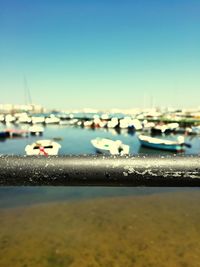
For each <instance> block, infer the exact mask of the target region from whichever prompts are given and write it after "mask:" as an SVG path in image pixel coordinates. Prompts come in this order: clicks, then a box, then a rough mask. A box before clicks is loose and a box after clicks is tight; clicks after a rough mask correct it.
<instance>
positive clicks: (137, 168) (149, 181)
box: [0, 156, 200, 187]
mask: <svg viewBox="0 0 200 267" xmlns="http://www.w3.org/2000/svg"><path fill="white" fill-rule="evenodd" d="M0 185H2V186H7V185H14V186H16V185H17V186H18V185H29V186H30V185H31V186H33V185H54V186H55V185H59V186H60V185H64V186H180V187H182V186H200V157H198V156H170V157H169V156H167V157H161V156H160V157H157V156H156V157H150V156H148V157H145V156H129V157H128V156H127V157H113V156H112V157H105V156H62V157H60V156H51V157H37V156H35V157H34V156H33V157H32V156H31V157H30V156H24V157H23V156H0Z"/></svg>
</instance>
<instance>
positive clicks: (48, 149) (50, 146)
mask: <svg viewBox="0 0 200 267" xmlns="http://www.w3.org/2000/svg"><path fill="white" fill-rule="evenodd" d="M60 148H61V145H60V144H58V143H57V142H54V141H51V140H38V141H37V142H35V143H33V144H31V145H27V146H26V147H25V152H26V155H28V156H34V155H35V156H36V155H42V156H53V155H58V151H59V149H60Z"/></svg>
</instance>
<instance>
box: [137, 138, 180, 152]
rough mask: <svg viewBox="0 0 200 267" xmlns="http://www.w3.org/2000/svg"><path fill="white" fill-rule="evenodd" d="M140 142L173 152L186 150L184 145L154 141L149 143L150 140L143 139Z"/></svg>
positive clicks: (149, 146)
mask: <svg viewBox="0 0 200 267" xmlns="http://www.w3.org/2000/svg"><path fill="white" fill-rule="evenodd" d="M140 142H141V145H142V146H143V147H147V148H153V149H158V150H167V151H172V152H181V151H184V150H185V149H184V147H183V146H182V145H166V144H153V143H149V142H146V141H141V140H140Z"/></svg>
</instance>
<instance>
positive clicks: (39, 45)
mask: <svg viewBox="0 0 200 267" xmlns="http://www.w3.org/2000/svg"><path fill="white" fill-rule="evenodd" d="M199 14H200V1H199V0H196V1H195V0H188V1H186V0H167V1H165V0H163V1H162V0H157V1H156V0H130V1H129V0H121V1H119V0H98V1H97V0H13V1H11V0H0V90H1V97H0V102H1V103H7V102H9V103H24V102H25V97H24V81H23V79H24V78H23V77H24V75H26V78H27V80H28V84H29V87H30V90H31V95H32V98H33V102H35V103H40V104H43V105H45V106H47V107H60V108H79V107H80V108H82V107H96V108H112V107H119V108H131V107H143V106H144V105H146V106H150V104H151V102H154V104H155V105H156V106H177V107H181V106H184V107H195V106H200V15H199Z"/></svg>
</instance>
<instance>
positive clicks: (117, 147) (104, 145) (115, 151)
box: [91, 138, 129, 155]
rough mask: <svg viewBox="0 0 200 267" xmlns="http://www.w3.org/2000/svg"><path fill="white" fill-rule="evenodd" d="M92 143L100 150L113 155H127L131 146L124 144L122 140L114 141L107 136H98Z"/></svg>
mask: <svg viewBox="0 0 200 267" xmlns="http://www.w3.org/2000/svg"><path fill="white" fill-rule="evenodd" d="M91 143H92V145H93V146H94V147H95V148H96V150H97V151H98V152H101V153H104V154H105V153H108V154H111V155H126V154H129V146H128V145H124V144H123V143H122V141H120V140H117V141H113V140H110V139H106V138H96V139H92V140H91Z"/></svg>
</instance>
